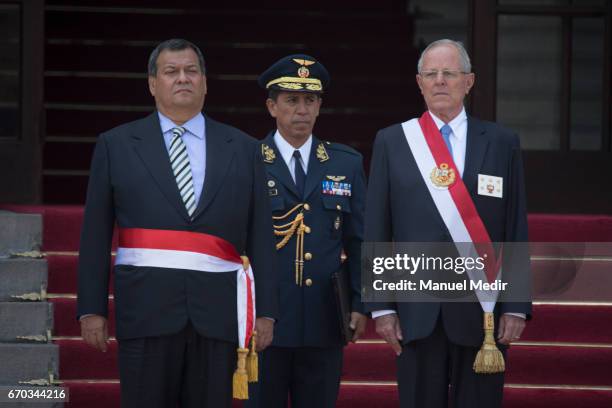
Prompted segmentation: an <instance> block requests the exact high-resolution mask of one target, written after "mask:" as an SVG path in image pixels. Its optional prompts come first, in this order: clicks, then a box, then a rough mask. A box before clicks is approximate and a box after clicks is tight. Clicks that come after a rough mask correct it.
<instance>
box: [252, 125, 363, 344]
mask: <svg viewBox="0 0 612 408" xmlns="http://www.w3.org/2000/svg"><path fill="white" fill-rule="evenodd" d="M262 149H263V151H264V152H266V151H267V152H268V156H269V153H270V152H272V153H273V154H274V156H278V153H277V152H276V150H277V149H276V146H275V144H274V139H273V133H271V134H270V135H269V136H268V137H267V138H266V139H265V140H264V141H263V144H262ZM265 158H266V155H265V154H264V161H265V169H266V172H267V175H268V196H269V198H270V203H271V207H272V215H273V224H274V228H275V234H276V235H277V249H278V256H279V258H278V264H279V265H280V291H281V297H280V298H281V303H280V310H281V315H280V318H279V320H278V322H277V323H276V325H275V328H274V341H273V343H272V344H273V345H274V346H281V347H331V346H336V347H338V346H342V345H343V339H342V337H341V335H340V333H341V332H340V326H339V324H340V322H339V320H338V316H337V312H336V303H335V299H334V294H333V290H332V284H331V274H332V273H334V272H336V271H337V270H338V269H339V268H340V267H342V266H343V265H342V252H343V250H344V252H345V253H346V256H347V260H346V265H344V266H345V267H348V268H349V271H350V277H351V284H352V288H353V293H354V296H353V298H352V310H353V311H358V312H361V311H362V306H361V301H360V300H361V299H360V296H359V290H360V289H359V288H360V285H361V282H360V274H359V268H360V250H361V248H360V246H361V242H362V240H363V238H362V237H363V235H362V234H363V209H364V195H365V178H364V173H363V167H362V158H361V154H359V153H358V152H357V151H355V150H354V149H352V148H350V147H348V146H345V145H342V144H338V143H329V142H322V141H320V140H318V139H316V138H315V137H313V141H312V148H311V151H310V159H309V160H308V170H307V172H306V183H305V188H304V196H303V197H302V196H300V195H299V194H298V191H297V188H296V185H295V183H294V181H293V179H292V177H291V174H290V172H289V169H288V168H287V165H286V164H285V162H284V161H283V160H282V158H280V157H276V159H272V160H265ZM298 214H302V216H303V218H301V220H302V221H301V222H300V221H299V220H298V221H297V222H296V218H298V217H297V215H298ZM292 223H293V224H292ZM299 223H303V226H304V228H303V229H304V234H303V248H297V246H298V243H297V242H296V241H298V239H299V237H298V236H299V234H300V233H299V231H297V230H298V228H299V225H296V226H295V230H296V231H294V232H293V233H290V232H289V231H290V230H291V229H292V228H293V226H294V224H299ZM288 236H289V239H288V240H287V242H286V243H284V245H282V246H281V245H280V244H281V242H282V241H283V239H285V238H287V237H288ZM296 249H297V250H296ZM296 252H298V253H299V252H303V269H302V270H300V264H301V262H302V259H301V258H302V257H300V256H299V254H298V256H297V257H296ZM296 260H297V262H296Z"/></svg>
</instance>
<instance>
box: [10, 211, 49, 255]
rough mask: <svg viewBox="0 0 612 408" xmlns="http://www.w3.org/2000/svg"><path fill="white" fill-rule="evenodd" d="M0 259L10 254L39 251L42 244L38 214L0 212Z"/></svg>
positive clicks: (40, 218)
mask: <svg viewBox="0 0 612 408" xmlns="http://www.w3.org/2000/svg"><path fill="white" fill-rule="evenodd" d="M0 225H1V226H2V228H0V257H2V256H7V255H8V254H10V253H12V252H25V251H33V250H39V249H40V245H41V243H42V217H41V216H40V214H17V213H14V212H10V211H0Z"/></svg>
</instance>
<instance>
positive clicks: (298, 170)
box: [293, 150, 306, 197]
mask: <svg viewBox="0 0 612 408" xmlns="http://www.w3.org/2000/svg"><path fill="white" fill-rule="evenodd" d="M293 158H294V159H295V167H294V169H295V186H296V187H297V190H298V193H299V194H300V197H304V185H305V184H306V174H305V173H304V168H303V167H302V164H301V163H300V159H301V158H302V155H301V154H300V151H299V150H295V151H294V152H293Z"/></svg>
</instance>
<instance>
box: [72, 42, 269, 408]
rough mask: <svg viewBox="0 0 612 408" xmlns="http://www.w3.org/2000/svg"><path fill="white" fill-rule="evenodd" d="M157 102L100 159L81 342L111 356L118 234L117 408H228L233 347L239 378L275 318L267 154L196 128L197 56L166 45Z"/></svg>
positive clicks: (154, 60) (85, 235) (90, 206)
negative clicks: (263, 157) (255, 334)
mask: <svg viewBox="0 0 612 408" xmlns="http://www.w3.org/2000/svg"><path fill="white" fill-rule="evenodd" d="M149 89H150V91H151V94H152V95H153V96H154V98H155V104H156V108H157V110H156V112H153V113H152V114H151V115H149V116H147V117H146V118H143V119H140V120H137V121H135V122H131V123H127V124H124V125H122V126H119V127H117V128H115V129H112V130H110V131H108V132H106V133H103V134H101V135H100V137H99V139H98V143H97V145H96V149H95V153H94V157H93V161H92V166H91V173H90V179H89V187H88V192H87V204H86V207H85V217H84V224H83V230H82V236H81V247H80V257H79V289H78V315H79V318H80V322H81V331H82V336H83V338H84V339H85V341H86V342H87V343H88V344H90V345H91V346H93V347H95V348H97V349H99V350H102V351H106V349H107V344H106V343H107V340H108V331H107V315H108V307H107V297H108V281H109V269H110V252H111V240H112V236H113V229H114V226H115V225H116V226H117V230H118V236H119V248H118V250H117V257H116V261H115V267H114V279H115V286H114V287H115V291H114V295H115V305H116V320H117V339H118V342H119V369H120V379H121V405H122V406H123V407H144V406H146V407H160V408H162V407H163V408H167V407H174V406H177V404H179V403H180V406H181V407H199V408H201V407H210V408H219V407H228V408H229V407H230V406H231V396H232V373H233V371H234V368H235V367H236V343H237V341H240V343H241V344H239V349H240V351H239V353H240V354H239V355H240V356H242V357H241V359H242V360H239V367H240V362H244V356H246V352H247V351H245V349H246V348H247V347H248V346H249V344H250V342H249V339H250V338H251V333H252V331H253V326H254V325H255V326H256V329H257V332H258V339H257V340H258V347H259V348H260V349H263V348H265V347H266V346H267V345H268V344H269V343H270V341H271V340H272V331H273V324H274V319H275V318H277V316H278V293H277V288H278V283H277V277H276V275H275V274H276V269H275V268H276V266H275V263H274V262H273V259H274V256H275V251H274V238H273V234H272V225H271V222H270V216H269V213H270V206H269V202H268V200H267V191H266V189H265V180H266V178H265V170H264V168H263V165H262V162H261V158H260V155H259V150H260V149H259V144H258V143H257V141H256V140H255V139H253V138H251V137H249V136H248V135H246V134H244V133H243V132H241V131H239V130H237V129H235V128H232V127H230V126H227V125H224V124H222V123H219V122H216V121H214V120H212V119H211V118H209V117H208V116H204V115H202V113H201V111H202V108H203V105H204V98H205V95H206V75H205V65H204V58H203V56H202V53H201V51H200V50H199V49H198V48H197V47H196V46H195V45H194V44H192V43H190V42H188V41H185V40H177V39H173V40H168V41H165V42H163V43H161V44H159V45H158V46H157V48H155V50H154V51H153V52H152V54H151V57H150V59H149ZM241 255H247V256H248V257H249V259H250V264H251V265H252V270H253V271H254V277H255V287H256V292H257V300H256V316H257V319H256V321H255V322H254V321H253V320H254V313H253V310H254V309H253V306H255V305H253V293H252V290H251V289H252V285H253V281H252V280H253V273H252V272H251V269H250V268H248V267H247V266H246V265H244V267H243V264H242V260H241V258H240V256H241ZM242 368H244V367H242ZM236 375H238V377H240V376H242V377H240V378H241V379H244V378H243V377H244V375H245V374H244V370H242V371H240V370H238V371H237V374H235V376H236ZM244 387H245V388H246V381H245V384H244Z"/></svg>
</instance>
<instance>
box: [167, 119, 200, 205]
mask: <svg viewBox="0 0 612 408" xmlns="http://www.w3.org/2000/svg"><path fill="white" fill-rule="evenodd" d="M157 114H158V116H159V125H160V126H161V130H162V134H163V135H164V143H165V144H166V149H167V150H168V152H169V151H170V142H172V138H173V137H174V135H173V134H172V129H174V128H175V127H178V126H179V125H177V124H175V123H174V122H173V121H172V120H170V118H168V117H167V116H165V115H164V114H162V113H161V112H157ZM181 126H182V127H184V128H185V133H184V134H183V136H182V139H183V143H185V147H186V148H187V156H188V157H189V166H190V167H191V177H192V179H193V193H194V199H195V202H196V206H197V205H198V203H199V202H200V195H201V194H202V188H203V187H204V177H205V175H206V121H205V120H204V115H202V114H201V113H198V114H197V115H195V116H194V117H193V118H191V119H189V120H188V121H187V122H185V123H183V124H182V125H181Z"/></svg>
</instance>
